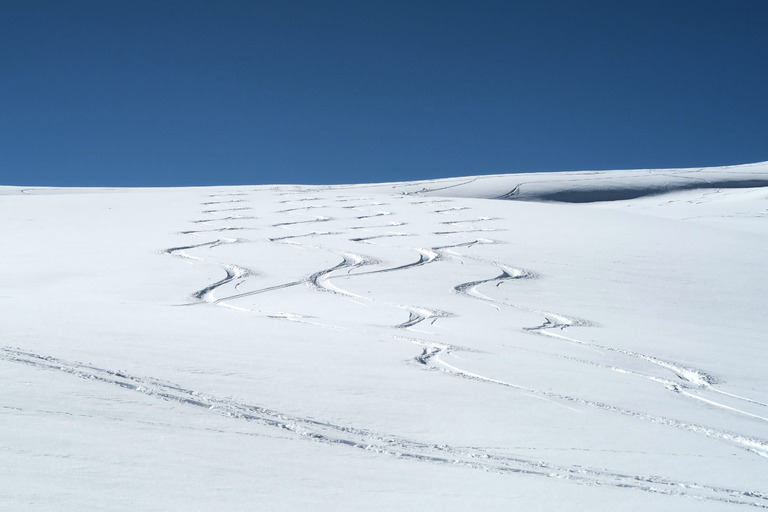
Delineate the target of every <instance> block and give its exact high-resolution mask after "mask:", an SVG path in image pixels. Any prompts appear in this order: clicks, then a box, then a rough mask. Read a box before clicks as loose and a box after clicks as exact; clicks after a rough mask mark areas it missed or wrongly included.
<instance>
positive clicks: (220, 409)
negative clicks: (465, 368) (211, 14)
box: [0, 346, 768, 509]
mask: <svg viewBox="0 0 768 512" xmlns="http://www.w3.org/2000/svg"><path fill="white" fill-rule="evenodd" d="M425 354H426V349H425ZM435 357H438V356H435ZM0 359H1V360H3V361H6V362H9V363H15V364H23V365H26V366H29V367H32V368H35V369H38V370H40V371H54V372H62V373H65V374H69V375H72V376H74V377H78V378H81V379H84V380H86V381H88V382H91V383H93V384H94V385H106V386H114V387H117V388H120V389H123V390H126V391H129V392H136V393H141V394H142V395H145V396H147V397H151V398H155V399H158V400H162V401H166V402H172V403H178V404H182V405H186V406H189V407H194V408H197V409H199V410H206V411H209V412H210V413H213V414H218V415H221V416H224V417H227V418H231V419H233V420H235V421H243V422H252V423H255V424H259V425H262V426H265V427H270V428H273V429H275V430H276V431H279V432H287V433H289V434H290V435H292V436H294V437H295V438H296V439H303V440H307V441H312V442H317V443H323V444H329V445H335V446H342V447H347V448H349V449H357V450H364V451H368V452H373V453H377V454H379V455H381V456H388V457H395V458H399V459H404V460H414V461H420V462H422V463H426V464H441V465H455V466H462V467H466V468H469V469H473V470H479V471H486V472H494V473H499V474H503V475H504V474H506V475H528V476H531V477H539V478H555V479H560V480H567V481H569V482H572V483H574V484H579V485H587V486H598V487H607V488H619V489H626V490H632V491H636V492H647V493H654V494H662V495H668V496H679V497H683V498H688V499H691V500H695V501H707V502H715V503H726V504H731V505H741V506H749V507H753V508H759V509H768V495H767V494H765V493H762V492H759V491H755V490H745V489H733V488H726V487H720V486H711V485H704V484H699V483H695V482H683V481H677V480H672V479H669V478H665V477H661V476H655V475H632V474H626V473H621V472H616V471H611V470H608V469H602V468H592V467H586V466H580V465H577V466H568V465H557V464H551V463H547V462H544V461H541V460H538V459H530V458H526V457H523V456H519V455H515V454H509V453H505V452H500V451H495V450H492V449H486V448H482V447H457V446H451V445H447V444H434V443H424V442H420V441H416V440H412V439H406V438H403V437H399V436H393V435H388V434H385V433H380V432H376V431H374V430H370V429H365V428H358V427H354V426H349V425H340V424H334V423H328V422H323V421H318V420H315V419H312V418H308V417H302V416H296V415H290V414H285V413H282V412H280V411H278V410H275V409H270V408H267V407H264V406H260V405H254V404H248V403H243V402H239V401H237V400H234V399H230V398H221V397H216V396H214V395H209V394H207V393H204V392H201V391H196V390H193V389H189V388H185V387H183V386H181V385H178V384H174V383H171V382H167V381H163V380H159V379H154V378H151V377H139V376H135V375H131V374H129V373H128V372H124V371H115V370H109V369H104V368H99V367H96V366H94V365H90V364H85V363H80V362H76V361H66V360H63V359H59V358H55V357H52V356H44V355H40V354H35V353H32V352H29V351H24V350H21V349H18V348H14V347H9V346H5V347H2V348H1V349H0Z"/></svg>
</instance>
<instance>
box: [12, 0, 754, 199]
mask: <svg viewBox="0 0 768 512" xmlns="http://www.w3.org/2000/svg"><path fill="white" fill-rule="evenodd" d="M766 27H768V2H766V1H764V0H755V1H740V0H734V1H730V2H724V1H721V0H720V1H716V2H715V1H708V0H691V1H676V0H667V1H664V2H657V1H653V0H651V1H643V2H640V1H636V2H635V1H616V0H614V1H610V2H609V1H583V2H574V1H546V0H540V1H535V2H534V1H525V2H517V1H512V0H508V1H504V2H496V1H482V0H479V1H472V2H470V1H461V2H456V1H451V0H444V1H439V2H438V1H417V0H416V1H399V0H388V1H381V2H378V1H376V2H374V1H360V0H358V1H350V2H346V1H332V0H329V1H303V0H297V1H293V2H291V1H288V0H283V1H275V2H273V1H248V2H246V1H225V0H217V1H202V0H185V1H164V0H151V1H143V0H131V1H128V0H126V1H113V0H98V1H78V0H56V1H35V0H19V1H15V0H0V65H1V66H2V67H1V68H0V69H1V71H0V184H5V185H49V186H171V185H215V184H221V185H227V184H264V183H355V182H381V181H399V180H410V179H426V178H437V177H448V176H461V175H474V174H494V173H507V172H526V171H554V170H587V169H622V168H647V167H695V166H711V165H727V164H739V163H748V162H756V161H763V160H768V93H767V92H766V91H768V29H766Z"/></svg>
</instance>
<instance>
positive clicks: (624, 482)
mask: <svg viewBox="0 0 768 512" xmlns="http://www.w3.org/2000/svg"><path fill="white" fill-rule="evenodd" d="M460 185H461V184H459V185H455V186H460ZM447 188H450V187H447ZM420 192H422V191H419V193H420ZM514 192H515V191H514V190H513V191H512V192H511V193H510V194H512V193H514ZM510 194H507V196H509V195H510ZM291 195H297V194H291ZM406 196H407V194H406ZM322 200H323V199H321V198H319V197H306V198H304V197H293V198H291V199H289V200H283V201H280V203H282V204H299V205H300V206H297V207H292V208H287V209H283V210H280V211H278V212H277V213H281V214H286V215H307V216H309V217H311V218H309V219H305V220H297V221H286V222H279V223H274V224H272V227H273V228H281V229H290V230H293V229H300V228H303V227H304V226H305V225H306V226H308V225H312V224H315V223H325V222H329V223H333V221H336V220H338V219H335V218H333V217H329V216H312V215H310V214H309V212H310V211H311V210H314V209H320V208H326V207H327V205H322V204H309V205H308V204H306V203H307V202H308V201H322ZM343 201H346V202H353V201H356V202H359V203H361V204H354V205H349V206H344V207H342V209H346V210H349V211H350V212H353V211H355V210H359V209H366V210H368V211H369V212H370V213H369V214H366V215H358V216H356V217H353V218H352V220H358V221H361V220H362V221H365V220H367V219H373V218H378V217H383V216H389V215H393V214H392V212H390V211H385V210H371V209H370V208H371V207H380V206H384V204H383V203H379V202H370V199H368V198H345V199H343ZM366 201H367V202H366ZM232 202H238V203H245V202H247V201H246V200H245V199H237V200H233V201H220V202H214V201H209V202H206V203H203V205H204V206H205V205H213V204H221V205H226V204H227V203H232ZM445 202H450V200H447V199H436V200H425V201H412V202H411V203H410V204H412V205H417V204H418V205H425V206H435V203H445ZM363 203H364V204H363ZM247 209H250V207H248V206H238V207H235V208H222V209H216V210H204V211H203V213H205V214H219V213H224V214H227V212H233V211H239V210H247ZM466 209H468V208H466V207H453V208H443V209H440V210H434V213H438V214H452V213H454V212H458V211H462V210H466ZM250 219H253V217H241V216H239V215H229V216H227V217H223V218H214V219H209V220H199V221H193V222H197V223H206V224H208V223H227V222H230V221H235V220H250ZM493 220H497V219H495V218H492V217H480V218H471V219H467V220H452V221H444V222H440V223H439V224H440V225H447V226H451V227H457V228H461V227H463V225H464V224H474V225H478V224H480V223H482V222H487V221H493ZM404 224H405V223H402V222H399V221H393V222H390V223H388V224H384V225H377V226H373V225H372V226H351V227H349V228H348V229H353V230H355V229H366V230H375V229H391V228H392V227H393V226H401V225H404ZM238 229H242V228H238V227H231V226H225V227H220V228H216V229H211V230H199V231H194V230H189V231H182V232H180V233H181V234H185V235H190V236H201V235H205V234H206V233H219V232H225V231H234V230H238ZM490 231H499V230H498V229H495V228H488V227H483V226H479V227H477V228H475V229H459V230H455V231H434V232H433V234H434V235H447V236H464V237H465V238H466V237H467V236H473V234H474V233H482V232H490ZM330 235H337V236H339V235H342V233H340V232H333V231H309V232H306V233H300V234H292V235H286V236H283V237H272V238H269V241H270V242H273V243H283V244H289V245H294V246H300V247H303V248H311V249H316V250H323V251H331V252H334V253H336V254H338V255H339V256H340V257H341V262H339V263H338V264H336V265H334V266H331V267H328V268H323V269H321V270H318V271H316V272H314V273H312V274H311V275H309V276H306V277H303V278H299V279H296V280H293V281H288V282H286V283H282V284H278V285H274V286H270V287H265V288H261V289H257V290H253V291H248V292H242V293H236V294H230V295H228V296H225V297H220V298H219V297H216V296H215V295H214V292H215V291H216V290H217V289H219V288H221V287H223V286H225V285H230V284H234V287H235V290H237V289H238V288H239V287H240V286H241V285H242V284H243V282H245V280H246V279H248V278H250V277H252V276H254V275H255V273H254V272H252V271H250V270H248V269H246V268H243V267H240V266H238V265H235V264H232V263H218V264H219V265H220V266H221V267H222V269H223V270H224V271H225V277H224V278H223V279H221V280H219V281H217V282H215V283H213V284H211V285H208V286H206V287H204V288H202V289H200V290H198V291H196V292H194V293H193V294H192V297H193V298H194V299H195V300H197V301H199V302H207V303H211V304H216V305H220V306H223V307H227V308H231V309H236V310H241V311H247V312H255V313H264V312H262V311H259V310H256V309H248V308H242V307H239V306H236V305H234V304H232V301H235V300H237V299H240V298H244V297H249V296H254V295H260V294H266V293H269V292H272V291H276V290H281V289H285V288H289V287H295V286H299V285H303V284H304V285H307V286H309V287H310V288H311V289H314V290H316V291H319V292H326V293H331V294H334V295H338V296H340V297H344V298H346V299H348V300H352V301H353V302H357V303H363V304H364V303H374V302H375V303H378V304H381V305H385V306H389V307H393V308H398V309H404V310H406V311H407V312H408V315H409V316H408V319H407V320H406V321H404V322H402V323H400V324H397V325H394V326H391V327H392V328H394V329H398V330H409V331H414V332H421V333H424V334H433V333H429V332H426V331H419V330H418V329H417V327H419V326H420V325H421V324H424V323H431V324H434V323H435V322H436V321H437V320H438V319H441V318H450V317H453V316H455V315H454V314H453V313H451V312H448V311H441V310H438V309H434V308H430V307H424V306H413V305H402V304H395V303H390V302H386V301H382V300H380V299H377V298H375V297H373V298H372V297H370V296H369V297H364V296H361V295H359V294H355V293H353V292H351V291H349V290H346V289H344V288H341V287H339V286H338V285H336V284H335V283H334V282H333V281H334V280H335V279H338V278H344V279H353V278H355V277H359V276H365V275H371V274H381V273H390V272H403V271H410V270H412V269H415V268H418V267H421V266H424V265H428V264H432V263H435V262H439V261H446V260H455V261H458V262H459V263H462V264H463V263H465V262H470V261H471V262H473V263H476V264H482V265H485V266H487V267H489V268H495V269H496V272H497V275H495V276H493V277H489V278H485V279H478V280H474V281H468V282H462V283H459V284H456V285H454V286H453V290H454V292H455V293H458V294H461V295H464V296H466V297H468V298H471V299H474V300H479V301H481V302H483V303H485V304H488V305H489V306H492V307H493V308H494V309H496V310H497V311H501V310H502V309H505V308H511V309H516V310H520V311H525V312H527V313H534V314H539V315H541V316H542V317H543V323H542V324H540V325H538V326H536V327H530V328H526V329H524V332H527V333H529V334H533V335H541V336H546V337H548V338H550V339H552V340H553V341H556V342H565V343H571V344H575V345H578V346H581V347H583V348H585V349H587V350H590V351H592V352H596V353H597V354H600V355H601V356H602V355H605V354H608V353H612V354H616V355H619V356H620V357H628V358H632V359H635V360H642V361H644V362H645V363H648V364H651V365H652V366H655V367H656V368H660V369H662V370H665V371H668V372H670V373H671V374H673V375H674V376H675V377H676V378H677V380H672V379H668V378H662V377H657V376H655V375H651V374H647V373H642V372H639V371H635V370H632V369H629V368H623V367H621V366H617V365H610V364H603V363H600V362H595V361H589V360H583V359H578V358H573V357H566V356H562V357H564V358H566V359H568V360H570V361H572V362H574V364H584V365H591V366H594V367H598V368H601V369H604V370H607V371H614V372H618V373H622V374H626V375H628V376H630V377H633V378H643V379H647V380H650V381H653V382H655V383H658V384H661V385H662V386H664V389H665V390H669V391H672V392H675V393H678V394H680V395H681V396H685V397H687V398H690V399H692V400H696V401H698V402H699V403H702V404H704V405H705V406H711V407H717V408H720V409H721V410H724V411H728V412H731V413H735V414H740V415H742V416H746V417H749V418H752V419H755V420H758V421H768V417H765V416H760V415H758V414H753V413H750V412H747V411H742V410H740V409H738V408H736V407H731V406H729V405H726V404H723V403H719V402H717V401H715V400H712V399H710V398H707V397H704V396H701V395H700V394H698V393H699V392H712V393H717V394H720V395H723V396H728V397H729V398H731V399H733V400H737V401H743V402H748V403H751V404H753V405H757V406H759V407H768V405H767V404H765V403H762V402H759V401H757V400H753V399H750V398H747V397H742V396H739V395H736V394H731V393H728V392H725V391H721V390H719V389H717V388H716V387H714V385H715V384H717V383H718V379H717V378H715V377H714V376H712V375H710V374H708V373H707V372H704V371H702V370H698V369H694V368H690V367H687V366H686V365H681V364H677V363H672V362H668V361H664V360H662V359H659V358H656V357H653V356H650V355H645V354H640V353H637V352H632V351H628V350H624V349H619V348H615V347H610V346H607V345H602V344H598V343H595V342H592V341H583V340H579V339H577V338H574V337H571V336H569V335H566V334H565V330H566V329H568V328H570V327H594V326H595V324H594V323H593V322H590V321H587V320H583V319H578V318H575V317H571V316H568V315H564V314H560V313H555V312H551V311H544V310H538V309H532V308H528V307H525V306H522V305H519V304H512V303H507V302H504V301H499V300H495V299H494V298H493V297H492V296H490V295H488V294H486V293H483V292H481V291H480V290H479V288H482V287H499V286H501V285H503V284H505V283H511V282H514V281H516V280H524V279H537V278H538V276H537V274H536V273H535V272H533V271H531V270H527V269H522V268H517V267H515V266H512V265H508V264H505V263H500V262H495V261H490V260H484V259H481V258H478V257H475V256H472V255H470V254H465V253H466V250H467V249H471V248H472V247H474V246H476V245H481V244H494V243H498V242H496V241H495V240H491V239H486V238H472V239H469V240H465V241H462V242H458V243H455V244H451V245H443V246H435V247H430V248H411V249H410V250H413V251H414V252H416V253H417V254H418V255H419V257H418V259H417V260H415V261H413V262H412V263H407V264H403V265H398V266H394V267H389V268H374V269H372V270H363V271H361V269H362V268H363V267H376V266H380V265H381V264H382V262H381V261H379V260H378V259H377V258H375V257H373V256H364V255H360V254H356V253H352V252H349V251H338V250H334V249H331V248H328V247H320V246H314V245H308V244H306V243H302V242H300V240H301V239H306V238H315V237H320V236H330ZM408 235H409V234H408V233H400V232H396V233H392V232H390V233H384V234H374V235H371V236H366V237H356V238H349V239H348V240H349V241H353V242H363V243H370V241H371V240H376V239H383V238H392V237H404V236H408ZM240 241H241V240H239V239H226V238H220V239H217V240H214V241H209V242H205V243H200V244H194V245H187V246H180V247H173V248H170V249H166V250H165V251H163V252H165V253H167V254H170V255H173V256H176V257H180V258H183V259H187V260H192V261H194V262H203V261H206V260H205V259H204V258H199V257H196V256H192V255H190V254H189V253H188V252H187V251H195V250H201V249H204V248H205V249H208V250H210V249H214V248H216V247H218V246H219V245H222V244H225V243H238V242H240ZM458 249H465V251H459V250H458ZM266 315H267V316H268V317H269V318H276V319H281V320H293V321H305V322H308V323H313V324H314V325H321V326H323V327H330V328H337V329H338V328H342V327H340V326H334V325H326V324H321V323H316V322H313V321H311V320H310V319H308V318H307V317H304V316H302V315H298V314H293V313H267V314H266ZM392 339H395V340H397V339H401V340H402V339H404V340H406V341H408V342H409V343H413V344H416V345H419V346H420V347H421V354H419V355H417V356H416V357H415V358H414V361H416V362H417V363H418V366H419V367H420V368H424V369H427V370H439V371H441V372H444V373H448V374H450V375H453V376H455V377H460V378H464V379H470V380H474V381H479V382H484V383H488V384H492V385H500V386H504V387H507V388H510V389H514V390H515V391H517V392H521V393H524V394H527V395H529V396H533V397H536V398H540V399H543V400H546V401H549V402H554V403H557V404H559V405H562V406H564V407H567V408H570V406H569V404H570V405H575V406H579V407H590V408H595V409H598V410H601V411H605V412H609V413H614V414H620V415H623V416H628V417H632V418H636V419H639V420H643V421H648V422H652V423H656V424H661V425H665V426H669V427H671V428H675V429H680V430H684V431H688V432H692V433H696V434H699V435H704V436H706V437H709V438H713V439H717V440H719V441H724V442H727V443H729V444H730V445H732V446H736V447H739V448H742V449H745V450H748V451H749V452H752V453H755V454H757V455H759V456H761V457H768V441H766V440H763V439H758V438H754V437H751V436H746V435H741V434H738V433H734V432H727V431H723V430H719V429H716V428H712V427H707V426H704V425H699V424H694V423H690V422H685V421H681V420H677V419H674V418H668V417H664V416H659V415H654V414H649V413H644V412H639V411H633V410H629V409H625V408H621V407H617V406H614V405H610V404H607V403H603V402H600V401H596V400H588V399H585V398H580V397H577V396H571V395H566V394H559V393H555V392H551V391H544V390H538V389H532V388H527V387H525V386H522V385H517V384H514V383H511V382H506V381H503V380H500V379H495V378H492V377H489V376H485V375H481V374H477V373H473V372H470V371H468V370H465V369H462V368H460V367H458V366H456V365H455V364H452V363H449V362H447V361H446V360H445V357H446V356H449V355H453V354H454V353H456V352H462V351H471V349H468V348H466V347H459V346H455V345H450V344H442V343H437V342H431V341H426V340H416V339H413V338H403V337H401V336H392ZM5 350H6V354H12V353H14V352H13V350H12V349H9V348H6V349H5ZM5 358H6V359H9V357H8V356H6V357H5ZM36 358H37V359H40V360H46V361H48V360H50V358H44V357H42V356H35V355H33V354H27V356H26V359H24V358H23V357H20V359H24V361H22V362H25V363H27V364H33V365H38V366H39V365H43V366H45V365H44V364H42V363H40V364H38V363H37V362H35V361H37V359H36ZM30 361H32V362H30ZM64 366H66V365H64ZM66 367H67V368H76V367H77V365H76V364H75V365H74V366H73V365H70V366H66ZM83 368H85V369H87V367H83ZM64 371H67V372H68V373H73V374H76V375H79V376H82V375H80V373H81V372H82V371H83V369H77V370H74V369H72V370H71V371H70V370H64ZM94 371H95V370H94ZM101 372H106V370H101ZM97 374H98V372H97ZM87 378H93V379H95V380H105V379H106V380H105V381H108V380H109V379H107V378H106V377H104V378H100V377H98V376H94V377H87ZM127 380H128V381H129V382H127V383H126V382H123V384H120V383H119V382H116V383H118V385H121V386H123V387H128V388H130V389H134V390H136V391H141V392H144V393H147V394H151V395H153V396H157V397H159V398H162V399H165V400H174V401H179V402H182V403H188V404H190V405H196V406H199V407H206V408H209V409H211V410H215V411H216V412H220V413H221V412H222V411H225V414H226V415H227V416H232V417H237V418H241V419H246V420H249V421H257V422H259V423H262V424H265V425H270V426H275V427H280V428H283V429H287V430H290V431H291V432H293V433H294V434H297V435H299V436H301V437H305V438H308V439H312V440H315V441H320V442H327V443H334V444H343V445H348V446H352V447H356V448H362V449H365V450H370V451H374V452H377V453H382V454H387V455H395V456H398V457H405V458H413V459H418V460H424V461H431V462H440V463H451V464H460V465H466V466H469V467H474V468H478V469H483V470H486V471H499V472H502V473H526V474H533V475H540V476H547V477H557V478H567V479H568V480H572V481H574V482H577V483H581V484H585V485H609V486H616V487H628V488H635V489H639V490H643V491H647V492H659V493H662V494H676V495H681V496H687V497H692V498H695V499H703V500H711V501H722V502H725V503H733V504H740V505H751V506H755V507H759V508H768V497H767V496H766V495H764V494H761V493H757V492H753V491H739V490H732V489H723V488H719V487H707V486H701V485H699V484H686V483H681V482H672V481H670V480H666V479H664V478H662V477H640V476H630V475H620V474H617V473H611V472H607V471H604V470H595V469H585V468H581V467H578V468H570V467H557V466H553V465H551V464H547V463H544V462H540V461H536V462H533V461H527V460H524V459H519V458H510V457H508V456H504V455H501V454H491V453H488V452H487V451H482V450H480V449H458V448H450V447H445V446H442V447H438V448H436V447H435V446H434V445H426V444H419V443H415V442H412V441H407V440H402V439H395V438H391V437H389V436H380V435H377V434H374V433H371V432H368V431H364V430H358V429H354V428H351V427H342V426H337V425H331V424H328V423H323V422H317V421H315V420H308V419H304V418H298V417H287V416H285V415H282V414H280V413H278V412H276V411H271V410H269V409H264V408H261V407H257V406H249V405H245V404H239V403H236V402H232V401H229V400H223V399H218V398H215V397H208V396H205V395H200V394H199V393H194V392H191V391H187V390H182V389H181V388H177V387H172V386H165V385H162V384H161V383H158V382H157V381H154V380H151V382H152V383H154V385H155V386H156V388H155V389H156V390H155V391H146V389H150V388H143V387H141V386H140V385H135V386H134V383H133V382H134V381H137V382H144V381H143V380H141V379H138V380H137V379H135V378H127ZM132 386H133V387H132ZM164 386H165V387H164ZM170 391H174V392H175V393H176V394H174V393H171V392H170ZM341 434H343V435H341ZM433 450H437V453H432V451H433ZM478 461H481V462H478ZM750 500H753V501H750ZM754 500H756V501H754Z"/></svg>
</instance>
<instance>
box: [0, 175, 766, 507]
mask: <svg viewBox="0 0 768 512" xmlns="http://www.w3.org/2000/svg"><path fill="white" fill-rule="evenodd" d="M0 236H2V244H0V312H2V313H1V314H0V389H1V390H2V391H1V392H0V461H2V463H0V509H1V510H40V511H43V510H46V511H47V510H77V509H85V510H93V509H96V510H120V511H128V510H132V511H133V510H184V511H188V510H243V511H245V510H333V511H336V510H421V511H423V510H439V511H445V510H553V509H557V508H560V509H564V510H611V511H615V510H675V511H678V510H739V509H741V510H759V509H768V335H766V327H765V323H766V319H767V318H768V299H766V297H768V277H766V267H767V263H768V256H767V255H768V163H762V164H754V165H745V166H733V167H722V168H707V169H669V170H644V171H595V172H572V173H571V172H569V173H543V174H523V175H498V176H476V177H467V178H451V179H444V180H430V181H421V182H408V183H386V184H361V185H345V186H294V185H279V186H241V187H207V188H177V189H46V188H26V189H25V188H18V187H0Z"/></svg>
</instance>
